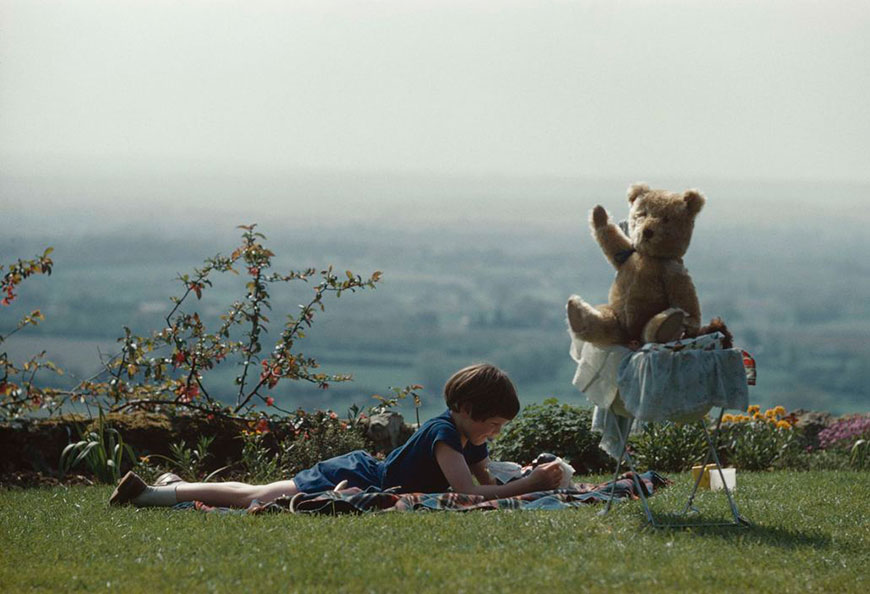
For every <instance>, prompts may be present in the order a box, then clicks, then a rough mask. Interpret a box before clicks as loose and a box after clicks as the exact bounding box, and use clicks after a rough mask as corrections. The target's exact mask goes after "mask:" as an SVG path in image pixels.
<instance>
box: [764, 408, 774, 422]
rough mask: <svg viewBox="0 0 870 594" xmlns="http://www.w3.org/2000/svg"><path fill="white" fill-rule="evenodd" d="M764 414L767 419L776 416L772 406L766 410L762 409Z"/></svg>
mask: <svg viewBox="0 0 870 594" xmlns="http://www.w3.org/2000/svg"><path fill="white" fill-rule="evenodd" d="M764 416H765V418H767V419H772V418H773V417H775V416H776V411H775V410H773V409H772V408H768V409H767V410H766V411H764Z"/></svg>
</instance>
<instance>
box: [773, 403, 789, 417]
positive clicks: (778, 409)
mask: <svg viewBox="0 0 870 594" xmlns="http://www.w3.org/2000/svg"><path fill="white" fill-rule="evenodd" d="M773 410H775V411H776V414H778V415H779V416H781V417H784V416H785V414H786V411H785V407H784V406H777V407H776V408H774V409H773Z"/></svg>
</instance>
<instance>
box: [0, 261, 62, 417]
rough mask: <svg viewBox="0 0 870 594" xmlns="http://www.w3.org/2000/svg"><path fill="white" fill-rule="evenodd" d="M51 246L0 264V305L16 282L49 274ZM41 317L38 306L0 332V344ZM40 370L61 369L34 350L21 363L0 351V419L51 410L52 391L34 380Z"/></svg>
mask: <svg viewBox="0 0 870 594" xmlns="http://www.w3.org/2000/svg"><path fill="white" fill-rule="evenodd" d="M52 251H53V248H47V249H46V250H45V251H44V252H43V253H42V255H41V256H37V257H36V258H34V259H32V260H18V261H17V262H15V263H14V264H10V265H3V264H0V273H2V272H3V271H4V270H6V273H5V274H4V275H3V277H2V278H0V294H2V295H3V298H2V299H0V307H2V308H6V307H8V306H9V305H11V304H12V302H13V301H15V299H16V297H18V294H17V293H16V291H17V288H18V285H20V284H21V283H22V282H23V281H24V280H25V279H26V278H29V277H31V276H34V275H39V274H45V275H50V274H51V269H52V266H54V262H53V261H52V259H51V258H50V257H49V256H50V255H51V252H52ZM43 320H45V316H44V315H42V312H41V311H39V310H38V309H35V310H33V311H32V312H30V313H29V314H27V315H25V316H24V317H23V318H21V319H20V320H19V321H18V323H17V324H16V325H15V328H13V329H12V330H10V331H9V332H7V333H6V334H5V335H3V334H0V345H2V344H3V343H4V342H5V341H6V340H7V339H8V338H9V337H10V336H12V335H13V334H15V333H17V332H19V331H20V330H22V329H23V328H25V327H27V326H36V325H37V324H39V322H41V321H43ZM41 369H48V370H50V371H53V372H55V373H58V374H62V373H63V371H62V370H61V369H59V368H58V367H57V366H56V365H55V364H54V363H52V362H51V361H48V360H46V359H45V352H44V351H43V352H41V353H38V354H36V355H34V356H33V357H31V358H30V359H28V360H27V361H25V362H24V363H14V362H12V361H10V360H9V359H8V357H7V356H6V353H5V352H0V418H3V417H5V418H11V419H14V418H18V417H20V416H21V415H22V414H24V413H25V412H26V411H29V410H36V409H40V408H48V409H51V407H52V404H53V402H54V399H55V390H52V389H48V388H46V389H41V388H39V387H38V386H37V384H36V383H35V380H36V375H37V373H38V372H39V371H40V370H41Z"/></svg>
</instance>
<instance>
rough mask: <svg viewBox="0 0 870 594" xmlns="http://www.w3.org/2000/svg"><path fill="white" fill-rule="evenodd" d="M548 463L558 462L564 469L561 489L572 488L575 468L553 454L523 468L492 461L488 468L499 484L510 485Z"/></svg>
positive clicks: (540, 457)
mask: <svg viewBox="0 0 870 594" xmlns="http://www.w3.org/2000/svg"><path fill="white" fill-rule="evenodd" d="M547 462H558V463H559V466H560V467H561V468H562V480H561V481H559V488H560V489H567V488H568V487H570V486H571V478H572V477H573V476H574V468H573V467H572V466H571V465H570V464H568V463H567V462H565V461H564V460H563V459H562V458H560V457H559V456H555V455H553V454H540V455H539V456H538V457H537V458H535V459H534V460H533V461H532V463H531V465H529V466H526V467H522V466H520V465H519V464H517V463H516V462H497V461H490V463H489V465H488V466H487V470H489V474H490V476H492V478H494V479H495V480H496V482H497V483H499V484H502V485H503V484H505V483H509V482H511V481H515V480H517V479H519V478H523V477H524V476H528V475H529V474H530V473H531V472H532V470H534V468H535V467H536V466H539V465H541V464H546V463H547Z"/></svg>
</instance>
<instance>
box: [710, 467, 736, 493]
mask: <svg viewBox="0 0 870 594" xmlns="http://www.w3.org/2000/svg"><path fill="white" fill-rule="evenodd" d="M722 477H725V485H724V486H727V487H728V490H729V491H733V490H734V488H735V487H736V486H737V469H736V468H723V469H722V475H721V476H720V475H719V471H718V470H716V469H715V468H711V469H710V490H711V491H721V490H722V489H723V485H722Z"/></svg>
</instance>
